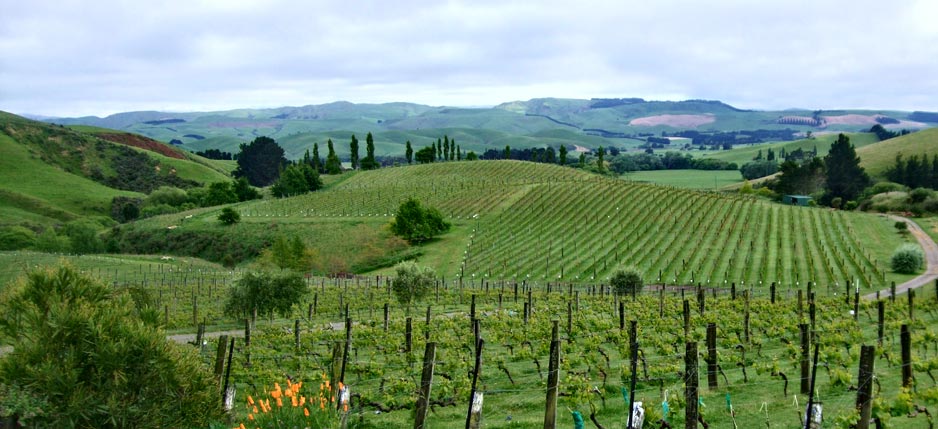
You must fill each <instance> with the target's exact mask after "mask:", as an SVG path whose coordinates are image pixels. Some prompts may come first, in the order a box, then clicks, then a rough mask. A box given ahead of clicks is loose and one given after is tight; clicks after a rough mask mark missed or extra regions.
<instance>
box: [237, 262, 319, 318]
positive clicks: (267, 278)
mask: <svg viewBox="0 0 938 429" xmlns="http://www.w3.org/2000/svg"><path fill="white" fill-rule="evenodd" d="M307 294H309V288H307V287H306V282H304V281H303V277H301V276H300V275H299V274H292V273H291V274H283V275H280V276H274V275H271V274H267V273H246V274H245V275H244V276H243V277H241V279H240V280H238V282H237V283H235V285H234V286H233V287H232V288H231V289H229V291H228V300H227V301H226V302H225V313H226V314H228V315H230V316H232V317H242V318H243V317H246V316H248V315H252V314H253V313H254V310H257V314H258V315H259V316H273V315H274V314H275V313H276V314H279V315H281V316H284V317H286V316H287V315H289V314H290V310H292V309H293V306H294V305H296V304H298V303H299V302H300V300H302V299H303V297H304V296H306V295H307Z"/></svg>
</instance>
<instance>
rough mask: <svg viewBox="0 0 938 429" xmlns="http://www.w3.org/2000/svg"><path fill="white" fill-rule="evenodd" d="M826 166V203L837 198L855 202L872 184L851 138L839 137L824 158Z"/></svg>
mask: <svg viewBox="0 0 938 429" xmlns="http://www.w3.org/2000/svg"><path fill="white" fill-rule="evenodd" d="M824 166H825V168H826V185H825V186H826V189H827V192H826V193H825V195H824V198H825V201H824V202H827V203H829V202H830V201H831V200H832V199H833V198H837V197H840V198H842V199H843V200H855V199H856V198H857V197H858V196H860V193H861V192H863V189H864V188H866V187H867V186H869V185H870V184H871V183H872V181H871V180H870V176H869V175H867V174H866V171H864V170H863V167H860V158H859V157H858V156H857V151H856V149H855V148H854V147H853V145H852V144H850V138H849V137H847V136H846V135H844V134H840V135H839V136H837V141H835V142H834V143H832V144H831V149H830V151H829V152H828V153H827V156H825V157H824Z"/></svg>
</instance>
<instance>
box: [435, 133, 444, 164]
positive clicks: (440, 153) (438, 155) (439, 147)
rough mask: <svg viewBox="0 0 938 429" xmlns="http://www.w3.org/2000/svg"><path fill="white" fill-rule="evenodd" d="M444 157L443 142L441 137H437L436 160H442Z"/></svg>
mask: <svg viewBox="0 0 938 429" xmlns="http://www.w3.org/2000/svg"><path fill="white" fill-rule="evenodd" d="M442 159H443V143H442V142H441V141H440V139H439V138H437V139H436V160H437V161H441V160H442Z"/></svg>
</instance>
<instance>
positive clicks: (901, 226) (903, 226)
mask: <svg viewBox="0 0 938 429" xmlns="http://www.w3.org/2000/svg"><path fill="white" fill-rule="evenodd" d="M895 227H896V229H897V230H898V231H899V232H900V233H906V232H909V224H907V223H905V221H901V220H899V221H896V223H895Z"/></svg>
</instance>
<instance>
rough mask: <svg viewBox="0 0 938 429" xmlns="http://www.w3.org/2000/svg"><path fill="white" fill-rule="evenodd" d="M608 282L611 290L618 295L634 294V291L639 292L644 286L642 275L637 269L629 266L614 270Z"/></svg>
mask: <svg viewBox="0 0 938 429" xmlns="http://www.w3.org/2000/svg"><path fill="white" fill-rule="evenodd" d="M609 284H610V285H611V286H612V288H613V290H615V291H616V295H619V296H623V295H633V296H634V295H635V294H636V293H638V292H641V290H642V287H643V286H644V283H643V282H642V275H641V274H639V272H638V270H636V269H635V268H631V267H629V268H626V269H622V270H616V272H615V273H614V274H613V275H612V278H610V279H609Z"/></svg>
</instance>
